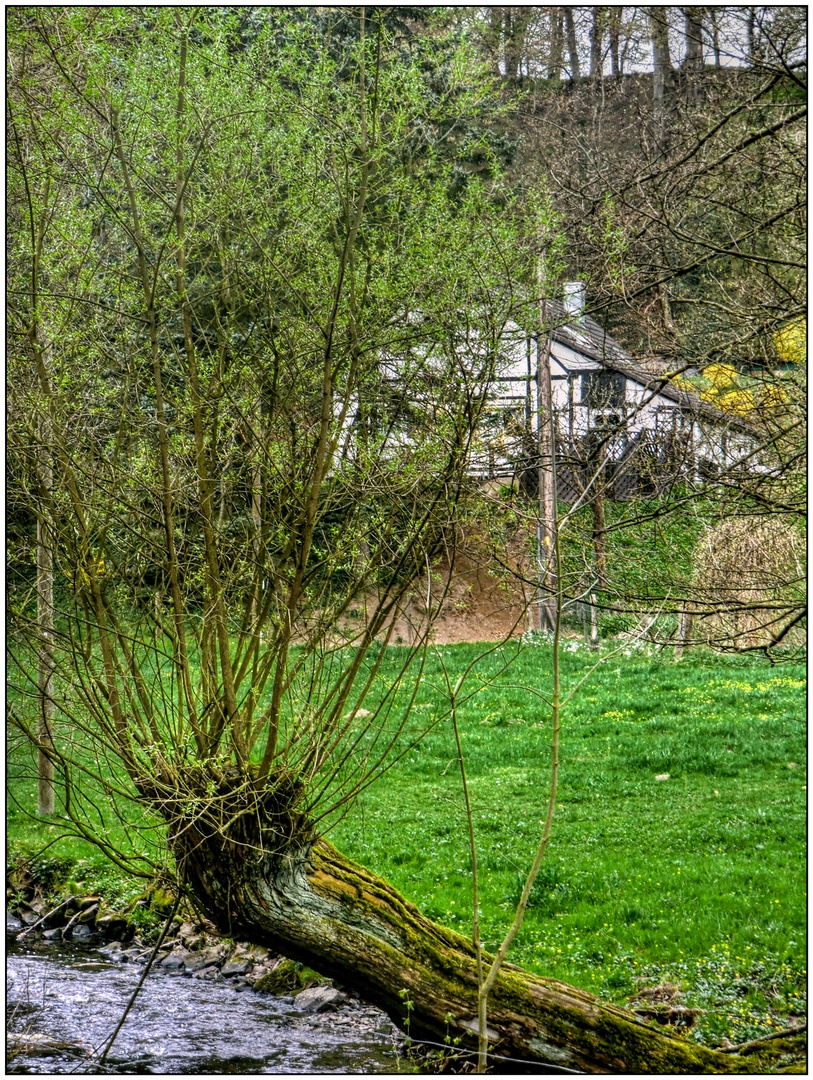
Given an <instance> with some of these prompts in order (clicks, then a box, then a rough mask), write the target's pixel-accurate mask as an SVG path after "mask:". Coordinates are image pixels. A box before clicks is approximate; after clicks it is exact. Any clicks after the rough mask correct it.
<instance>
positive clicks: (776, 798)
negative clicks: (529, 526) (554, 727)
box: [331, 641, 806, 1041]
mask: <svg viewBox="0 0 813 1080" xmlns="http://www.w3.org/2000/svg"><path fill="white" fill-rule="evenodd" d="M477 648H478V647H477V646H469V645H456V646H443V647H442V648H441V649H440V650H439V653H440V655H441V657H442V659H443V662H444V663H446V664H447V665H448V667H449V669H450V673H451V678H452V684H454V681H455V680H456V677H457V672H458V671H459V670H461V669H462V668H463V666H464V665H465V664H466V663H468V662H470V661H471V660H472V659H473V657H474V656H475V655H477ZM481 651H482V649H481ZM508 660H512V662H511V663H510V664H508V666H507V667H505V664H506V662H507V661H508ZM594 660H595V654H592V653H590V652H589V651H588V650H586V649H584V648H581V647H579V645H578V644H577V642H575V641H571V642H567V643H565V646H564V652H563V672H564V690H565V692H567V690H568V688H569V687H572V686H574V685H575V684H576V683H577V682H578V681H579V679H580V678H581V677H582V676H583V675H584V674H585V673H586V672H587V671H588V670H589V668H590V667H591V666H592V665H593V663H594ZM440 663H441V660H440V658H439V657H437V656H436V657H435V658H434V659H433V660H432V661H431V662H430V664H428V665H427V670H426V672H425V674H424V678H423V683H422V686H421V691H420V694H419V697H418V700H417V709H418V710H419V711H422V710H425V711H426V712H428V713H430V714H431V712H432V711H433V710H437V711H438V712H440V711H441V710H442V709H444V708H446V707H447V705H448V695H447V694H445V693H444V687H445V680H444V679H443V678H442V677H441V670H440ZM550 667H551V650H550V647H549V646H544V645H540V646H534V647H528V648H524V649H519V648H518V647H517V646H516V645H513V644H511V645H506V646H504V647H503V648H502V649H500V650H498V651H497V652H495V653H491V654H490V655H488V656H486V657H485V658H484V659H483V660H482V661H481V662H480V663H479V664H477V665H476V667H475V669H474V673H473V675H472V676H471V677H470V678H469V680H468V681H467V683H466V687H467V688H469V689H470V690H472V691H473V690H475V689H476V687H477V685H478V683H482V684H485V685H484V686H483V688H482V689H481V690H479V692H476V693H473V694H472V696H471V697H469V699H468V700H467V701H466V702H465V703H463V704H462V705H461V706H460V708H459V712H458V718H459V723H460V727H461V731H462V744H463V749H464V754H465V757H466V769H467V773H468V779H469V786H470V792H471V798H472V803H473V811H474V817H475V826H476V832H477V843H478V848H479V851H478V863H479V871H480V882H481V885H480V888H481V912H482V914H481V919H482V933H483V937H484V940H485V942H486V945H487V947H489V948H493V947H495V946H496V945H497V943H498V941H499V940H500V938H501V936H502V934H503V933H504V931H505V929H506V928H507V926H508V925H509V923H510V918H511V914H512V911H513V907H514V905H515V903H516V902H517V900H518V899H519V896H520V891H521V888H522V884H523V881H524V877H525V874H526V872H527V868H528V867H529V865H530V863H531V860H532V858H533V853H534V851H535V848H536V844H537V842H538V837H539V834H540V821H541V819H542V818H543V817H544V813H545V806H546V801H547V792H548V782H549V775H550V724H549V720H548V715H547V711H546V707H545V706H544V704H543V703H542V702H541V701H539V700H538V699H534V698H533V697H531V696H530V695H529V694H528V693H527V691H523V690H522V689H520V687H523V686H531V687H535V688H537V689H539V690H541V691H543V692H544V691H545V690H546V689H549V687H550ZM501 668H504V670H502V672H501V673H498V672H499V671H500V669H501ZM804 721H805V705H804V670H803V669H802V668H801V667H797V666H787V667H786V666H778V667H775V668H771V667H770V666H769V665H768V664H767V662H764V661H760V660H758V659H754V658H742V657H738V658H726V657H720V656H715V655H712V654H709V653H703V652H701V651H699V650H695V651H694V652H692V653H689V654H687V655H686V657H684V660H683V661H682V662H681V663H679V664H675V663H674V662H673V661H672V660H671V656H670V654H669V653H663V654H661V655H656V654H654V653H652V654H651V655H650V654H647V653H646V652H645V651H640V650H639V651H637V652H636V651H634V650H632V649H626V650H622V651H620V652H616V653H614V654H612V653H609V652H608V653H607V654H606V655H605V660H604V662H603V663H602V665H601V666H600V667H599V668H598V669H597V670H596V671H595V672H594V673H593V675H592V676H591V677H590V678H589V680H588V681H587V682H585V683H584V684H583V685H582V687H581V689H580V690H579V691H578V692H577V694H576V696H574V698H573V699H572V700H571V702H570V703H569V705H568V706H567V707H566V709H565V712H564V718H563V727H562V736H561V748H560V784H559V790H558V797H557V811H556V817H555V820H554V826H553V833H552V838H551V843H550V846H549V848H548V853H547V855H546V857H545V861H544V862H543V866H542V870H541V873H540V876H539V879H538V880H537V883H536V885H535V886H534V889H533V892H532V894H531V899H530V904H529V908H528V912H527V915H526V919H525V923H524V925H523V928H522V930H521V931H520V934H519V937H518V938H517V940H516V942H515V944H514V947H513V948H512V952H511V954H510V956H509V958H510V959H512V960H513V961H514V962H516V963H519V964H522V965H523V966H526V967H528V968H530V969H531V970H534V971H537V972H539V973H541V974H545V975H552V976H555V977H557V978H560V979H562V980H565V981H567V982H571V983H574V984H575V985H578V986H581V987H583V988H585V989H589V990H592V991H594V992H596V993H598V994H600V995H602V996H604V997H609V998H612V999H614V1000H616V1001H619V1002H624V1001H627V1000H629V999H630V998H632V997H633V996H634V995H635V994H636V993H637V992H638V991H639V990H640V989H641V988H642V987H644V986H652V985H655V984H658V983H664V982H669V983H673V984H675V985H677V986H679V987H680V988H681V989H683V990H684V991H685V995H684V1002H685V1004H686V1005H689V1006H696V1007H700V1008H703V1009H707V1010H709V1011H708V1012H705V1013H702V1014H701V1015H700V1017H699V1019H698V1022H697V1027H696V1033H697V1035H698V1036H700V1037H701V1038H708V1039H711V1040H713V1041H716V1039H717V1038H718V1037H720V1036H726V1037H729V1038H731V1039H732V1040H733V1041H744V1040H745V1039H748V1038H751V1037H754V1036H755V1035H757V1034H761V1033H764V1032H766V1031H770V1030H771V1029H772V1028H777V1027H780V1026H782V1025H783V1024H784V1021H783V1019H782V1017H784V1016H787V1015H788V1014H796V1013H799V1012H802V1011H803V1009H804V1003H803V1000H802V997H801V995H802V993H803V987H804V985H805V982H806V972H805V955H806V953H805V925H806V914H805V912H806V907H805V883H806V868H805V866H806V864H805V820H806V818H805V815H806V790H805V784H806V779H805V767H804V755H805V722H804ZM331 838H332V839H333V840H334V841H335V842H336V844H337V846H339V847H340V848H341V849H342V850H343V851H345V852H346V853H347V854H348V855H350V856H352V857H354V858H356V859H359V860H363V861H364V862H365V863H366V864H367V865H368V866H371V867H373V868H374V869H376V870H377V871H379V872H380V873H381V874H382V875H383V876H384V877H386V878H388V879H389V880H391V881H392V882H393V884H395V885H396V886H397V887H398V888H399V889H401V890H402V891H403V892H404V893H405V894H406V895H407V896H409V897H410V898H411V899H412V900H413V901H414V902H415V903H416V904H418V906H419V907H421V908H422V910H423V911H425V912H426V913H427V914H428V915H430V916H431V917H432V918H434V919H436V920H437V921H439V922H441V923H443V924H445V925H447V926H450V927H454V928H455V929H458V930H460V931H462V932H464V933H467V932H470V929H471V872H470V866H471V863H470V858H469V851H468V834H467V828H466V821H465V813H464V807H463V799H462V796H461V786H460V773H459V769H458V765H457V761H456V751H455V744H454V735H453V731H452V729H451V724H450V723H449V722H448V721H447V722H445V723H444V724H443V725H441V726H439V727H438V728H436V729H435V730H434V731H432V732H431V733H430V734H429V735H427V736H426V737H425V738H424V739H423V741H422V742H421V743H420V745H419V746H418V747H416V749H414V750H413V751H411V752H410V753H409V754H408V755H407V756H406V757H405V758H404V759H403V760H402V761H401V762H399V763H398V764H397V765H396V766H395V767H394V768H393V770H392V772H391V773H390V775H389V780H388V781H387V780H385V781H383V782H382V783H380V784H378V785H377V786H375V787H373V788H372V789H370V790H369V791H368V792H367V793H365V795H364V796H363V797H362V799H361V800H360V802H359V803H358V804H357V806H356V808H355V810H354V812H353V814H352V816H349V817H348V818H346V819H344V820H343V821H341V822H340V823H339V824H338V825H337V826H336V828H335V830H334V832H333V834H332V837H331Z"/></svg>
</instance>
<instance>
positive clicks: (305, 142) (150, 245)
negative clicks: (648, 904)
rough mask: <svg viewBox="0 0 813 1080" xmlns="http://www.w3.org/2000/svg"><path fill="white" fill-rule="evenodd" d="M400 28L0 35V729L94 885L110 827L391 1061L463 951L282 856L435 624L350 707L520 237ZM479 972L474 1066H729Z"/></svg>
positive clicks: (463, 976)
mask: <svg viewBox="0 0 813 1080" xmlns="http://www.w3.org/2000/svg"><path fill="white" fill-rule="evenodd" d="M400 32H401V31H400V29H399V28H398V27H397V26H395V27H394V26H392V25H391V24H389V23H388V22H387V21H386V20H385V19H384V18H383V16H381V15H379V14H376V15H374V16H371V17H370V18H369V19H368V18H367V17H366V16H365V14H364V13H363V12H362V13H361V14H359V15H358V16H355V15H354V16H353V17H352V18H350V17H349V16H348V14H347V13H346V12H341V13H338V14H337V15H336V16H335V20H334V19H333V17H332V16H331V15H330V13H328V15H327V16H326V15H325V13H324V12H320V13H319V14H318V15H317V16H315V17H314V18H311V17H309V16H306V15H304V14H303V13H301V12H298V11H291V12H273V11H272V12H266V13H256V12H251V13H250V15H245V14H243V13H241V12H239V11H237V12H235V11H230V10H228V9H210V10H208V11H203V12H201V11H198V10H192V9H189V10H187V9H172V8H169V9H85V8H74V9H70V8H67V9H53V10H47V9H33V8H29V9H26V8H23V9H18V10H17V11H16V12H14V13H13V16H12V21H11V25H10V34H9V74H10V86H9V93H8V124H9V132H10V148H11V149H10V153H11V161H10V169H9V177H10V184H9V196H10V197H9V217H10V225H11V237H12V242H11V247H10V255H9V262H8V273H9V288H8V296H9V327H10V349H9V376H10V390H9V418H10V422H9V460H10V486H9V492H10V507H11V511H12V522H13V526H14V529H15V530H16V533H15V535H16V536H18V537H19V538H20V541H21V543H24V542H25V539H26V537H28V539H29V541H30V543H32V544H33V543H34V539H33V537H34V530H35V529H38V530H39V531H38V534H37V535H38V536H39V542H40V547H41V549H42V550H46V549H47V551H48V557H47V559H46V558H45V557H44V556H43V557H42V558H41V559H40V564H39V568H40V588H39V590H38V592H39V597H40V603H39V605H36V604H35V603H34V602H33V599H32V597H31V596H29V595H28V594H26V592H25V588H24V584H20V585H19V586H18V588H17V589H16V590H14V591H13V593H12V605H11V613H12V635H11V639H12V664H11V670H12V683H13V690H14V693H15V710H14V718H15V720H16V722H17V724H18V726H19V729H20V730H21V731H22V732H23V733H24V734H25V735H26V736H27V737H28V738H29V739H30V740H31V742H32V744H33V745H34V746H36V747H37V748H38V751H39V752H40V753H41V754H42V755H43V757H44V758H45V759H46V760H47V761H49V762H51V763H53V764H55V765H56V771H57V782H58V788H59V790H60V797H61V800H62V804H63V806H64V807H65V810H66V811H67V812H68V813H69V814H70V815H71V817H72V819H73V821H74V824H75V826H76V828H77V829H79V830H80V831H81V832H82V833H83V834H84V835H86V836H89V837H92V838H93V839H95V840H96V842H98V843H99V844H100V846H101V847H102V848H103V849H105V850H107V851H108V854H110V855H111V856H112V857H114V858H117V859H119V860H120V861H124V862H125V863H127V862H128V857H129V859H130V865H133V864H137V863H138V860H139V858H143V851H138V850H136V851H134V852H131V853H124V852H117V851H115V850H113V849H112V848H111V845H110V844H109V843H107V842H106V840H105V837H104V836H103V835H99V833H98V827H97V826H94V824H93V822H92V820H91V816H90V815H91V814H94V813H96V812H97V811H98V809H99V803H100V801H101V803H108V802H110V801H112V802H114V803H115V802H116V800H119V799H121V798H132V799H135V800H136V801H138V802H140V803H141V804H142V805H143V806H145V807H146V808H147V809H148V810H149V811H150V813H151V815H152V821H153V822H154V821H156V820H157V821H158V822H160V823H161V828H162V829H163V833H164V835H165V837H166V840H167V844H168V851H169V852H170V853H171V857H172V860H173V865H174V870H175V872H176V874H177V878H178V881H179V882H180V883H181V884H183V885H186V886H188V887H189V888H190V889H191V890H193V891H194V893H195V895H196V896H197V898H198V901H199V902H200V903H201V904H202V905H203V906H204V908H205V909H206V910H207V912H208V913H209V914H210V915H211V916H212V918H213V919H214V920H215V921H216V922H217V923H218V925H219V926H221V927H222V928H223V929H224V930H227V931H228V932H230V933H231V934H234V935H238V936H242V937H246V938H250V939H254V940H261V941H264V942H266V943H268V944H270V945H273V946H275V947H277V948H279V949H280V950H281V951H283V952H284V953H285V954H286V955H289V956H292V957H294V958H300V959H303V960H307V961H308V962H309V963H312V964H314V965H315V966H317V967H318V968H319V969H320V970H322V971H324V972H325V973H326V974H332V975H337V976H339V977H340V978H341V980H342V982H343V983H345V984H346V985H349V986H353V987H355V988H356V989H358V990H359V991H360V992H362V993H364V994H365V995H366V996H368V997H370V998H371V999H372V1000H374V1001H377V1002H379V1003H380V1004H381V1005H383V1006H384V1007H385V1008H386V1009H387V1010H388V1011H389V1012H390V1014H391V1015H392V1016H393V1017H394V1018H395V1019H396V1020H399V1021H400V1020H402V1019H403V1015H404V994H406V996H407V998H408V1000H409V1003H410V1006H409V1007H410V1015H411V1021H410V1023H411V1032H412V1034H413V1035H417V1036H420V1035H426V1036H430V1037H431V1036H441V1037H442V1036H444V1035H445V1034H447V1032H449V1031H452V1032H453V1033H455V1034H458V1033H459V1034H460V1035H461V1036H463V1037H465V1038H472V1037H476V1034H477V1030H478V1021H477V998H478V981H479V979H478V963H477V953H476V950H475V948H474V946H473V945H472V944H471V943H470V942H469V941H467V940H466V939H464V938H462V937H460V936H459V935H456V934H454V933H453V932H451V931H448V930H445V929H443V928H441V927H438V926H436V925H434V924H432V923H431V922H429V921H428V920H427V919H426V918H424V917H423V916H422V915H421V913H420V912H419V911H417V910H416V909H415V908H414V907H413V906H412V905H411V904H409V902H408V901H406V900H404V899H403V898H402V897H400V896H399V895H398V894H397V893H396V892H395V891H394V890H393V889H392V888H391V887H390V886H388V885H387V884H386V883H385V882H382V881H381V880H380V879H378V878H376V877H375V876H374V875H373V874H371V873H370V872H368V871H367V870H365V869H364V868H363V867H360V866H357V865H354V864H351V863H350V862H349V861H348V860H346V859H345V858H343V857H342V856H341V855H340V854H339V853H338V852H337V851H335V849H333V848H332V847H330V846H329V845H328V844H327V843H326V842H325V841H324V840H323V839H321V838H320V830H321V824H320V823H323V822H324V820H325V818H326V817H328V816H330V815H335V814H336V813H337V812H338V811H340V810H341V809H342V808H343V807H346V806H347V805H348V804H349V803H350V802H351V801H352V799H353V797H354V796H355V795H356V794H357V793H358V792H359V791H361V790H362V789H363V788H364V786H366V785H367V784H369V783H371V782H373V780H375V779H376V778H377V777H378V776H380V775H381V774H382V773H383V772H384V771H385V770H386V768H387V767H388V765H389V764H391V763H392V762H393V761H394V760H395V758H396V757H397V755H398V754H399V753H401V752H403V750H404V749H405V747H406V746H407V745H409V741H410V740H412V739H414V738H416V737H418V736H419V734H420V733H419V732H417V733H416V732H415V731H414V730H410V732H409V733H407V731H406V730H405V724H406V720H407V717H408V715H409V694H407V695H406V704H405V703H404V695H400V694H399V693H398V691H399V690H400V689H401V687H405V686H408V685H410V684H409V682H408V680H409V678H410V677H412V676H411V672H414V671H416V670H419V668H420V663H421V656H422V651H421V645H422V643H423V642H425V640H426V632H427V630H428V628H429V625H430V623H431V619H432V616H433V613H436V612H437V610H438V607H439V603H440V600H441V599H442V597H440V596H439V597H431V596H430V597H429V602H428V603H427V605H426V606H427V617H426V620H425V621H424V624H423V627H422V628H421V633H420V634H419V635H418V641H417V643H416V645H415V647H413V648H412V649H410V650H407V651H405V652H404V654H403V656H404V659H403V665H402V669H401V673H400V675H397V676H396V678H395V680H394V682H393V683H392V685H391V686H390V688H389V691H388V692H386V693H385V694H384V695H383V699H382V698H381V697H380V696H379V697H377V698H376V700H375V701H369V702H368V701H367V697H368V694H369V692H370V688H371V686H372V685H373V682H374V680H375V679H376V676H377V674H378V673H379V670H380V666H381V657H382V650H381V643H382V641H383V642H384V643H386V642H387V641H388V639H389V635H390V633H391V628H392V626H393V620H394V618H395V616H396V614H397V613H398V611H399V608H400V606H401V605H402V603H403V602H404V600H405V598H406V596H407V594H408V591H409V589H410V587H411V585H412V584H413V582H414V581H415V579H416V577H417V576H418V575H420V574H421V573H423V571H424V569H425V568H426V567H428V566H430V565H431V563H432V560H433V559H434V557H435V556H436V555H437V554H439V553H440V552H441V551H444V550H446V549H450V548H453V545H454V540H455V535H456V526H457V522H458V519H459V514H460V513H461V511H462V510H463V509H464V508H465V507H466V506H467V504H468V502H469V501H470V500H471V499H473V498H474V497H475V494H474V492H473V490H472V488H471V486H470V485H469V483H468V480H467V477H468V471H469V470H468V466H469V451H470V447H471V444H472V439H473V436H474V433H475V431H476V429H477V423H478V418H479V416H480V413H481V411H482V409H483V408H484V406H485V404H486V403H487V400H488V394H489V386H490V381H491V379H492V377H493V373H494V370H495V365H496V363H497V360H498V356H499V351H500V347H501V337H502V333H503V330H504V327H505V326H506V323H507V322H508V320H509V319H519V320H520V321H524V320H527V319H534V318H535V315H534V311H535V307H532V308H531V310H530V311H524V310H523V305H522V303H521V301H520V297H522V296H524V295H525V290H526V289H527V288H529V287H530V288H531V291H532V285H531V283H532V282H533V280H534V276H533V267H534V260H535V256H536V254H537V253H536V252H535V250H534V246H535V244H536V242H537V239H536V238H537V237H538V236H539V235H540V233H541V230H542V228H543V226H544V224H545V223H544V221H543V220H542V218H543V216H544V213H545V211H544V206H545V205H546V204H545V203H544V202H543V201H541V200H540V201H539V202H538V203H537V202H536V201H535V199H534V198H533V196H532V195H529V196H528V197H527V198H526V200H525V202H524V203H523V205H522V220H520V207H519V205H518V204H517V203H516V202H515V201H514V199H513V198H512V196H511V194H510V192H509V190H508V189H507V187H506V185H505V184H504V182H503V181H502V179H501V176H500V173H499V169H498V167H497V164H496V161H494V159H493V155H492V153H491V148H490V145H489V142H488V140H486V139H483V138H477V140H476V141H475V140H474V136H473V135H472V134H471V128H470V121H471V118H472V117H473V116H474V117H476V116H477V114H478V112H481V111H482V110H483V109H485V108H487V107H488V106H489V90H488V85H487V82H486V81H484V80H479V81H478V80H477V79H474V78H473V77H472V76H473V70H474V69H473V68H472V58H471V56H470V55H469V54H468V53H467V50H466V48H465V47H464V46H463V45H462V44H461V43H459V42H455V41H454V40H453V39H450V38H449V37H448V36H444V35H442V34H439V33H438V34H432V33H428V34H426V35H423V36H421V37H420V38H415V39H411V40H410V39H409V38H408V37H399V36H397V35H399V34H400ZM50 568H53V572H51V569H50ZM49 578H50V589H51V593H50V594H47V590H46V588H45V582H46V579H49ZM24 580H25V579H24V575H23V582H24ZM51 595H52V596H53V600H51V599H50V596H51ZM359 612H361V613H362V614H361V616H360V617H359V616H358V613H359ZM35 656H39V657H40V658H41V665H40V674H39V676H37V675H36V674H35V673H34V671H35V667H34V666H32V661H33V659H34V657H35ZM365 702H366V703H367V704H369V705H370V708H365V707H364V706H365ZM46 779H47V778H46ZM495 975H496V978H495V979H494V981H493V985H489V986H488V991H489V1012H488V1024H489V1026H490V1027H493V1029H494V1031H495V1032H496V1035H497V1037H498V1038H499V1039H500V1041H501V1042H500V1051H501V1052H502V1053H504V1054H506V1055H508V1056H509V1057H510V1056H519V1057H524V1058H531V1059H533V1060H536V1061H540V1062H549V1063H553V1064H559V1065H562V1064H566V1066H567V1067H569V1068H573V1069H583V1070H590V1071H593V1070H599V1071H601V1070H606V1069H608V1068H621V1069H625V1070H628V1071H629V1070H639V1069H640V1070H644V1069H646V1070H655V1071H672V1070H674V1071H696V1070H707V1071H713V1070H719V1071H724V1070H729V1069H733V1068H735V1067H736V1060H735V1059H732V1058H731V1057H730V1056H725V1055H720V1054H715V1053H714V1052H712V1051H708V1050H705V1049H703V1048H700V1047H696V1046H692V1045H690V1044H687V1043H684V1042H682V1041H680V1040H675V1039H670V1038H668V1037H666V1036H663V1035H660V1034H658V1033H656V1032H654V1031H653V1030H651V1029H650V1028H648V1027H646V1026H645V1025H643V1024H641V1023H640V1022H639V1021H637V1020H636V1019H635V1018H634V1017H633V1016H632V1015H631V1014H628V1013H625V1012H623V1011H622V1010H619V1009H615V1008H613V1007H611V1006H605V1005H602V1004H600V1003H598V1002H596V1001H595V1000H594V999H593V998H591V997H590V996H589V995H586V994H582V993H581V992H579V991H577V990H573V989H571V988H569V987H565V986H562V985H561V984H558V983H555V982H553V981H551V980H546V979H541V978H536V977H533V976H530V975H528V974H527V973H524V972H521V971H520V970H518V969H515V968H510V967H508V966H503V967H502V968H501V969H500V971H499V974H496V970H495ZM481 1000H482V995H481Z"/></svg>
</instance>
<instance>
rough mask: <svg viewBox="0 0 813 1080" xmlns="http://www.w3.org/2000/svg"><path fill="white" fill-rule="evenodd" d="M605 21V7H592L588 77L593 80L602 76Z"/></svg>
mask: <svg viewBox="0 0 813 1080" xmlns="http://www.w3.org/2000/svg"><path fill="white" fill-rule="evenodd" d="M606 22H607V9H606V8H603V7H599V6H598V5H596V6H594V7H593V18H592V21H591V23H590V78H591V79H592V80H593V81H594V82H598V81H599V79H602V78H604V55H603V51H602V44H603V38H604V26H605V24H606Z"/></svg>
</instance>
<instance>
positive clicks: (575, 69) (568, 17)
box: [564, 7, 582, 82]
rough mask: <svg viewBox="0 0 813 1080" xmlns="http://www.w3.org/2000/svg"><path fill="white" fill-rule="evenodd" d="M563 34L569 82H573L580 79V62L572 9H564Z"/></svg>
mask: <svg viewBox="0 0 813 1080" xmlns="http://www.w3.org/2000/svg"><path fill="white" fill-rule="evenodd" d="M564 11H565V33H566V35H567V55H568V58H569V61H570V81H571V82H575V81H576V80H577V79H580V78H581V77H582V69H581V62H580V61H579V47H578V44H577V43H576V23H575V22H574V19H573V8H571V7H566V8H565V9H564Z"/></svg>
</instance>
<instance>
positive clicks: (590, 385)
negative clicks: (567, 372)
mask: <svg viewBox="0 0 813 1080" xmlns="http://www.w3.org/2000/svg"><path fill="white" fill-rule="evenodd" d="M625 398H626V379H625V378H624V376H623V375H622V373H621V372H620V371H586V372H585V373H584V374H583V375H582V404H583V405H587V407H588V408H590V409H622V408H623V407H624V401H625Z"/></svg>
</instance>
